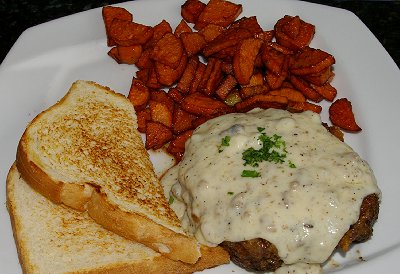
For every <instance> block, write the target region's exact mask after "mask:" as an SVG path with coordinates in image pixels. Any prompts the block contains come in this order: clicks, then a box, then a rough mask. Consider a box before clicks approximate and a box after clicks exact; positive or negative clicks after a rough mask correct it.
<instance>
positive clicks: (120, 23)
mask: <svg viewBox="0 0 400 274" xmlns="http://www.w3.org/2000/svg"><path fill="white" fill-rule="evenodd" d="M110 37H111V39H112V40H114V41H115V43H116V44H117V45H121V46H133V45H143V44H145V43H146V42H147V41H149V40H150V39H151V37H153V28H152V27H149V26H145V25H142V24H138V23H135V22H130V21H125V20H120V19H114V20H113V21H112V22H111V26H110Z"/></svg>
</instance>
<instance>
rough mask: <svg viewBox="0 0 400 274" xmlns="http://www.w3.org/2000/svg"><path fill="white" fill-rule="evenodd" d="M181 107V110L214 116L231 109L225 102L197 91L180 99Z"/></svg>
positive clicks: (228, 111)
mask: <svg viewBox="0 0 400 274" xmlns="http://www.w3.org/2000/svg"><path fill="white" fill-rule="evenodd" d="M181 107H182V109H183V110H185V111H187V112H189V113H192V114H194V115H198V116H200V115H202V116H216V115H221V114H225V113H230V112H232V110H233V109H232V108H231V107H229V106H227V105H226V104H225V103H223V102H221V101H219V100H216V99H212V98H210V97H208V96H206V95H203V94H201V93H199V92H196V93H192V94H190V95H188V96H186V97H185V99H183V101H182V104H181Z"/></svg>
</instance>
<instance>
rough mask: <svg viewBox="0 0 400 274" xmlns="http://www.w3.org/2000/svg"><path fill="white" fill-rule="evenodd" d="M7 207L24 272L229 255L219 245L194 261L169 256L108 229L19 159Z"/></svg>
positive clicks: (206, 264) (222, 259)
mask: <svg viewBox="0 0 400 274" xmlns="http://www.w3.org/2000/svg"><path fill="white" fill-rule="evenodd" d="M7 208H8V210H9V213H10V217H11V221H12V227H13V232H14V237H15V240H16V244H17V250H18V254H19V258H20V262H21V265H22V269H23V272H24V273H52V274H57V273H140V274H143V273H190V272H194V271H199V270H202V269H205V268H210V267H213V266H216V265H220V264H223V263H227V262H228V261H229V258H228V256H227V255H226V253H224V252H221V250H218V249H216V248H211V249H209V248H202V257H201V259H200V260H199V261H198V262H197V263H196V264H186V263H182V262H179V261H173V260H170V259H168V258H166V257H165V256H162V255H161V254H159V253H157V252H155V251H153V250H152V249H150V248H147V247H146V246H144V245H142V244H139V243H136V242H133V241H130V240H127V239H125V238H123V237H120V236H118V235H116V234H115V233H113V232H110V231H109V230H106V229H104V228H103V227H102V226H100V225H98V224H97V223H95V222H94V221H93V220H92V219H91V218H90V217H89V216H88V215H87V213H86V212H79V211H76V210H73V209H71V208H68V207H66V206H63V205H56V204H54V203H52V202H51V201H49V200H48V199H46V198H45V197H43V196H42V195H40V194H39V193H37V192H36V191H34V190H33V189H32V188H31V187H30V186H29V185H28V184H27V183H26V182H25V181H24V180H23V179H22V177H21V175H20V173H19V172H18V170H17V168H16V166H15V165H13V166H12V167H11V169H10V172H9V174H8V177H7Z"/></svg>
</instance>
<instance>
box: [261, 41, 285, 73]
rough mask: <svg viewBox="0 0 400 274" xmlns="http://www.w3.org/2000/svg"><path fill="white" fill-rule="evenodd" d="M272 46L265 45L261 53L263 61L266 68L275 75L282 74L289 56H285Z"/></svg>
mask: <svg viewBox="0 0 400 274" xmlns="http://www.w3.org/2000/svg"><path fill="white" fill-rule="evenodd" d="M270 45H271V44H268V45H265V47H263V49H262V51H261V59H262V61H263V63H264V65H265V67H266V68H267V69H268V70H270V71H272V72H273V73H275V74H278V75H279V74H280V73H281V71H282V68H283V65H284V64H285V62H287V60H286V59H287V55H286V54H283V53H281V52H279V51H277V50H275V49H274V48H273V47H271V46H270Z"/></svg>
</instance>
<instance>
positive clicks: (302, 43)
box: [274, 15, 315, 51]
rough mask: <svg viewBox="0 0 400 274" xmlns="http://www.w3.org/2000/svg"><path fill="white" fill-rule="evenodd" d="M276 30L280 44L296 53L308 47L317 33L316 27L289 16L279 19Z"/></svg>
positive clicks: (276, 36) (296, 17)
mask: <svg viewBox="0 0 400 274" xmlns="http://www.w3.org/2000/svg"><path fill="white" fill-rule="evenodd" d="M274 29H275V38H276V41H277V42H278V44H280V45H282V46H284V47H287V48H289V49H292V50H296V51H297V50H299V49H302V48H304V47H306V46H308V45H309V44H310V42H311V40H312V38H313V37H314V33H315V26H314V25H312V24H309V23H306V22H304V21H303V20H301V19H300V18H299V17H298V16H294V17H292V16H289V15H285V16H284V17H283V18H281V19H279V20H278V22H277V23H276V24H275V27H274Z"/></svg>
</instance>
